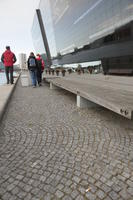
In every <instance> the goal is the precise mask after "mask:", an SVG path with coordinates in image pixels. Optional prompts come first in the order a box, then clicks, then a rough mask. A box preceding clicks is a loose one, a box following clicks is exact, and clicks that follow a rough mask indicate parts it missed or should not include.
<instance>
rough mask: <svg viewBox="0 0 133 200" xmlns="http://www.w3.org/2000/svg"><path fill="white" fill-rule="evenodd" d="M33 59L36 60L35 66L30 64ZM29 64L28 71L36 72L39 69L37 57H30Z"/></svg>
mask: <svg viewBox="0 0 133 200" xmlns="http://www.w3.org/2000/svg"><path fill="white" fill-rule="evenodd" d="M31 58H32V59H34V63H35V64H34V65H31V64H30V59H31ZM27 64H28V69H29V70H31V71H34V70H37V69H38V64H37V60H36V58H35V56H29V58H28V61H27Z"/></svg>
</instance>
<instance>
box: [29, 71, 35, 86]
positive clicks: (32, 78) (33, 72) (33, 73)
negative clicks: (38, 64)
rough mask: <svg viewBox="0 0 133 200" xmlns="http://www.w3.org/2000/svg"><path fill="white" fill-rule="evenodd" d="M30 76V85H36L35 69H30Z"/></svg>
mask: <svg viewBox="0 0 133 200" xmlns="http://www.w3.org/2000/svg"><path fill="white" fill-rule="evenodd" d="M30 76H31V81H32V86H36V84H37V70H34V71H31V70H30Z"/></svg>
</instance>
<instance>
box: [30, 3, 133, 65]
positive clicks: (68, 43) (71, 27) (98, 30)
mask: <svg viewBox="0 0 133 200" xmlns="http://www.w3.org/2000/svg"><path fill="white" fill-rule="evenodd" d="M39 9H40V11H41V14H42V18H43V23H44V27H45V31H46V35H47V40H48V44H49V49H50V52H51V56H52V57H55V56H56V55H57V54H58V53H60V54H61V55H66V54H67V55H68V54H70V53H72V52H76V50H77V49H83V50H84V49H85V48H84V47H85V46H87V45H90V44H93V45H91V46H88V49H89V48H90V49H91V48H97V47H99V46H100V45H99V44H100V43H101V46H102V45H106V44H108V42H110V41H111V42H114V41H115V39H113V38H114V36H113V35H112V34H113V33H114V32H115V31H116V30H117V29H119V28H120V27H123V26H124V25H126V24H128V23H129V22H131V21H132V20H133V0H41V1H40V4H39ZM35 21H36V18H35V19H34V23H35ZM34 23H33V29H32V36H33V41H34V44H35V48H36V49H39V48H40V50H42V44H40V42H42V41H41V39H40V38H41V35H40V33H39V31H38V28H39V27H38V26H37V25H36V28H35V25H34ZM131 31H132V30H131ZM126 32H128V30H127V31H126ZM129 32H130V30H129ZM37 33H38V35H37ZM126 34H127V35H128V33H125V35H126ZM119 36H120V35H119V34H118V37H119ZM111 37H112V38H111ZM115 37H116V36H115ZM37 38H38V39H37ZM101 38H102V40H101V41H100V39H101ZM123 38H124V36H123ZM98 40H99V42H98V43H95V42H96V41H98ZM105 51H106V50H105ZM90 53H91V51H90ZM86 54H87V52H85V54H83V52H81V53H78V56H77V58H76V55H73V56H72V55H70V56H69V58H68V56H67V55H66V56H63V57H64V58H63V59H60V61H59V62H60V63H68V62H69V63H74V62H80V61H81V62H86V61H93V60H98V59H102V58H103V56H102V55H101V57H100V56H97V53H96V52H95V53H94V56H92V54H93V53H91V54H90V56H89V53H88V60H87V55H86ZM123 54H124V53H123ZM111 56H112V55H111ZM122 56H123V55H122ZM105 57H106V55H105Z"/></svg>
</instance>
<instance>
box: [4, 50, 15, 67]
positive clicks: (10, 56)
mask: <svg viewBox="0 0 133 200" xmlns="http://www.w3.org/2000/svg"><path fill="white" fill-rule="evenodd" d="M1 60H2V62H3V63H4V65H5V67H12V66H13V63H15V62H16V56H15V54H14V53H13V52H11V51H10V50H6V51H5V52H4V53H3V54H2V57H1Z"/></svg>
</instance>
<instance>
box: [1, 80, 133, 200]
mask: <svg viewBox="0 0 133 200" xmlns="http://www.w3.org/2000/svg"><path fill="white" fill-rule="evenodd" d="M132 152H133V124H132V121H129V120H127V119H125V118H122V117H121V116H118V115H117V114H115V113H112V112H111V111H108V110H106V109H104V108H93V109H92V108H90V109H79V108H77V107H76V104H75V96H74V95H72V94H70V93H68V92H66V91H63V90H50V89H49V87H48V85H47V84H44V86H42V87H37V88H31V87H27V88H26V87H21V85H20V82H19V83H18V85H17V87H16V89H15V91H14V94H13V96H12V99H11V102H10V103H9V105H8V108H7V111H6V113H5V116H4V118H3V121H2V123H1V125H0V199H2V200H21V199H23V200H59V199H61V200H69V199H73V200H78V199H79V200H82V199H83V200H100V199H103V200H130V199H133V172H132V168H133V153H132Z"/></svg>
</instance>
